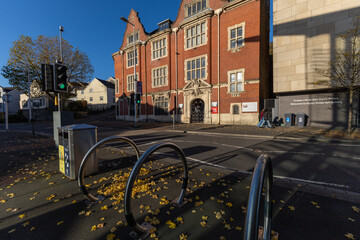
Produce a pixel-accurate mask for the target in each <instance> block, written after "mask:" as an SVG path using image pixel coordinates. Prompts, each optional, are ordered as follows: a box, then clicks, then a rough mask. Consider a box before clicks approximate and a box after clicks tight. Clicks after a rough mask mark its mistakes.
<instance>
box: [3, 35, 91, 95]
mask: <svg viewBox="0 0 360 240" xmlns="http://www.w3.org/2000/svg"><path fill="white" fill-rule="evenodd" d="M59 49H60V47H59V39H58V38H57V37H47V36H38V37H37V38H36V39H32V38H31V37H28V36H24V35H21V36H20V37H19V39H18V40H16V41H15V42H14V43H13V46H12V47H11V48H10V57H9V59H8V60H7V65H5V66H3V67H2V69H1V74H2V75H3V76H4V77H5V78H7V79H9V83H10V85H12V86H14V87H17V88H19V89H21V90H23V91H24V92H27V89H28V77H29V78H30V79H31V80H32V81H34V82H33V84H32V85H33V86H34V87H33V88H37V89H39V86H40V83H41V64H42V63H46V64H50V63H54V62H55V61H56V60H59V59H60V51H59ZM62 49H63V62H64V64H66V66H67V68H68V79H69V81H74V82H88V81H89V80H90V78H91V77H92V75H93V73H94V68H93V66H92V65H91V63H90V60H89V58H88V56H87V54H86V53H84V52H82V51H80V50H79V49H78V48H74V47H73V46H72V45H71V44H70V43H69V42H68V41H66V40H64V39H63V40H62ZM28 75H29V76H28ZM41 94H42V93H41V91H39V90H38V91H35V90H34V91H32V93H31V95H32V96H33V95H34V97H37V96H38V95H41Z"/></svg>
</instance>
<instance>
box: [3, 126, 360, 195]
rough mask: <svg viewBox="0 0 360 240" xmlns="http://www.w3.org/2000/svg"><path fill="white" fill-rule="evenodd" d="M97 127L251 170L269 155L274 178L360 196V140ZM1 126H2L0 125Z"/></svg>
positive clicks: (144, 144)
mask: <svg viewBox="0 0 360 240" xmlns="http://www.w3.org/2000/svg"><path fill="white" fill-rule="evenodd" d="M90 124H93V125H95V126H98V130H97V131H98V140H101V139H103V138H105V137H109V136H113V135H120V136H127V137H129V138H130V139H132V140H133V141H135V143H136V144H137V145H138V146H139V148H140V150H141V151H145V150H146V149H147V148H149V147H150V146H152V145H154V144H156V143H159V142H172V143H175V144H177V145H178V146H180V147H181V148H182V149H183V151H184V153H185V154H186V156H187V158H188V160H190V161H197V162H200V163H210V164H213V165H217V166H221V167H226V168H230V169H232V170H234V169H235V170H238V171H240V172H241V171H243V172H244V171H245V172H246V171H252V169H253V167H254V165H255V161H256V159H257V158H258V157H259V156H260V155H261V154H268V155H269V156H270V157H271V159H272V162H273V169H274V175H275V177H277V178H279V179H284V180H289V181H292V182H295V183H297V184H309V183H310V184H317V185H319V186H324V187H328V188H336V189H341V190H346V191H350V192H355V193H359V194H360V184H359V183H360V157H359V155H360V148H359V146H360V144H359V143H326V142H324V143H322V142H313V141H303V140H302V141H297V140H296V139H293V140H288V139H287V140H281V139H271V138H266V137H261V136H254V137H249V136H241V135H230V134H211V132H197V133H183V132H181V131H175V132H173V131H171V130H167V129H165V128H156V129H146V130H141V129H135V130H134V129H132V128H131V127H128V126H121V127H119V126H118V125H117V126H111V124H103V122H102V121H99V122H92V123H90ZM0 128H2V126H0ZM10 129H11V130H18V131H31V126H30V124H28V123H23V124H11V125H10ZM35 129H36V132H37V133H38V132H41V133H43V134H47V135H52V133H53V130H52V125H51V123H36V125H35Z"/></svg>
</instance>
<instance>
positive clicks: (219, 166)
mask: <svg viewBox="0 0 360 240" xmlns="http://www.w3.org/2000/svg"><path fill="white" fill-rule="evenodd" d="M186 159H188V160H190V161H193V162H197V163H201V164H204V165H208V166H212V167H217V168H222V169H226V170H232V171H236V172H239V173H243V174H247V175H252V172H249V171H245V170H240V169H235V168H229V167H225V166H221V165H218V164H214V163H208V162H205V161H202V160H199V159H196V158H192V157H186ZM273 177H274V178H275V179H282V180H290V181H293V182H296V183H307V184H315V185H321V186H326V187H338V188H350V187H349V186H347V185H343V184H336V183H327V182H318V181H312V180H306V179H300V178H292V177H284V176H278V175H274V176H273Z"/></svg>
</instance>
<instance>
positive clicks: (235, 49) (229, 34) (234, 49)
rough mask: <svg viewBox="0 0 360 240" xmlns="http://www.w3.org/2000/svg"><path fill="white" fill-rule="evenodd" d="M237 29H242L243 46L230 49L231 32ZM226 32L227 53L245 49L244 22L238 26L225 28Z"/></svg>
mask: <svg viewBox="0 0 360 240" xmlns="http://www.w3.org/2000/svg"><path fill="white" fill-rule="evenodd" d="M239 27H242V28H243V45H242V46H240V47H236V48H231V30H233V29H235V28H239ZM227 30H228V41H227V42H228V49H227V50H228V51H232V52H238V51H240V50H241V48H243V47H245V45H246V44H245V33H246V31H245V22H242V23H238V24H235V25H233V26H230V27H228V28H227Z"/></svg>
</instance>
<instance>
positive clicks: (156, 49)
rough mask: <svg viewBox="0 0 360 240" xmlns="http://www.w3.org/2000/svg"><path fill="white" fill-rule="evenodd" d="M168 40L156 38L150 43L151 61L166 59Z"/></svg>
mask: <svg viewBox="0 0 360 240" xmlns="http://www.w3.org/2000/svg"><path fill="white" fill-rule="evenodd" d="M167 41H168V39H167V36H166V37H162V38H157V39H155V40H153V41H152V42H151V60H152V61H153V60H157V59H161V58H164V57H167V55H168V54H167V53H168V43H167Z"/></svg>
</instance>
